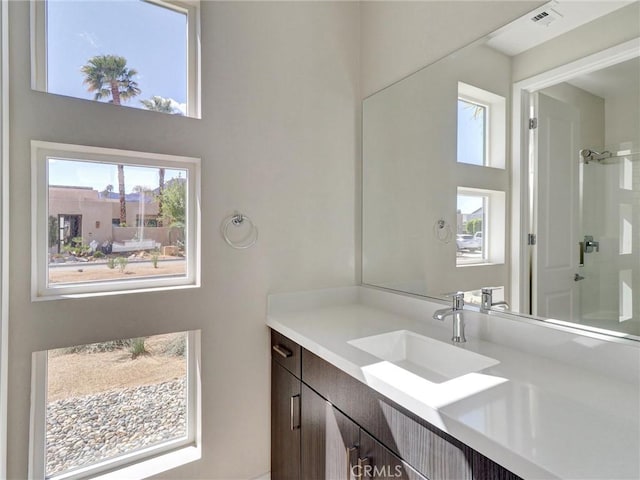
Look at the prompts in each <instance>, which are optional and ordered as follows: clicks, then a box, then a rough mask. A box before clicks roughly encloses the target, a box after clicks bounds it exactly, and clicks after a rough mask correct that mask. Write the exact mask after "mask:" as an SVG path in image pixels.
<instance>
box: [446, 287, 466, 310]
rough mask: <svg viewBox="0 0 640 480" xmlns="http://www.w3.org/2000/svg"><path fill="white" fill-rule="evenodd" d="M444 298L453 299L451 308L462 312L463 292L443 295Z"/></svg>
mask: <svg viewBox="0 0 640 480" xmlns="http://www.w3.org/2000/svg"><path fill="white" fill-rule="evenodd" d="M444 296H445V297H448V298H451V299H453V306H452V308H453V309H454V310H462V308H463V307H464V292H460V291H458V292H450V293H445V294H444Z"/></svg>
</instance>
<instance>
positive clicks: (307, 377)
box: [271, 332, 521, 480]
mask: <svg viewBox="0 0 640 480" xmlns="http://www.w3.org/2000/svg"><path fill="white" fill-rule="evenodd" d="M278 345H279V346H280V347H284V350H283V348H280V347H278V348H273V346H278ZM272 348H273V352H272V358H273V361H272V381H271V386H272V391H271V401H272V405H271V422H272V426H271V478H272V480H283V479H287V480H288V479H299V480H320V479H325V480H359V479H364V478H375V479H407V480H423V479H427V480H521V479H520V477H518V476H517V475H515V474H513V473H511V472H509V471H508V470H506V469H504V468H503V467H501V466H500V465H498V464H496V463H495V462H493V461H491V460H490V459H488V458H487V457H485V456H483V455H481V454H480V453H478V452H476V451H475V450H473V449H471V448H470V447H468V446H467V445H465V444H464V443H462V442H460V441H459V440H457V439H455V438H454V437H452V436H450V435H448V434H446V433H444V432H442V431H441V430H439V429H437V428H436V427H434V426H433V425H431V424H430V423H428V422H426V421H425V420H423V419H421V418H419V417H417V416H416V415H414V414H412V413H411V412H409V411H407V410H405V409H404V408H403V407H401V406H399V405H397V404H395V403H394V402H393V401H391V400H390V399H388V398H386V397H384V396H383V395H380V394H379V393H377V392H375V391H374V390H372V389H371V388H369V387H367V386H366V385H365V384H363V383H361V382H359V381H358V380H356V379H354V378H353V377H351V376H350V375H348V374H346V373H345V372H343V371H342V370H340V369H338V368H336V367H334V366H333V365H331V364H329V363H328V362H326V361H325V360H323V359H321V358H320V357H318V356H316V355H314V354H313V353H311V352H309V351H307V350H304V349H302V348H300V346H299V345H297V344H295V343H294V342H292V341H291V340H289V339H287V338H286V337H283V336H282V335H280V334H278V333H277V332H273V333H272ZM283 363H284V364H285V365H287V367H288V369H287V368H286V367H283ZM296 442H297V443H296Z"/></svg>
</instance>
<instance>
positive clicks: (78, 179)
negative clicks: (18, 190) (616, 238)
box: [49, 159, 187, 193]
mask: <svg viewBox="0 0 640 480" xmlns="http://www.w3.org/2000/svg"><path fill="white" fill-rule="evenodd" d="M179 176H181V177H182V178H187V172H186V170H175V169H166V170H165V176H164V180H165V183H166V182H168V181H169V180H170V179H172V178H178V177H179ZM124 181H125V190H126V192H127V193H131V192H132V191H133V189H134V188H135V187H136V186H141V187H148V188H149V189H151V190H153V189H156V188H158V169H157V168H154V167H134V166H126V165H125V167H124ZM49 185H64V186H72V187H92V188H93V189H94V190H98V191H99V192H101V191H103V190H104V189H105V188H106V186H107V185H113V191H114V192H117V191H118V167H117V166H116V165H115V164H109V163H93V162H80V161H77V160H63V159H49Z"/></svg>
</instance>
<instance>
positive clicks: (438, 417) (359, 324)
mask: <svg viewBox="0 0 640 480" xmlns="http://www.w3.org/2000/svg"><path fill="white" fill-rule="evenodd" d="M442 307H443V305H442V304H439V303H434V302H430V301H426V300H423V299H415V298H410V297H403V296H401V295H394V294H390V293H389V292H382V291H378V290H375V289H370V288H366V287H346V288H343V289H331V290H321V291H317V292H303V293H300V294H283V295H272V296H270V298H269V312H268V317H267V325H268V326H269V327H271V328H273V329H274V330H276V331H278V332H280V333H282V334H283V335H285V336H287V337H289V338H291V339H292V340H294V341H295V342H297V343H298V344H300V345H301V346H302V347H304V348H305V349H307V350H309V351H311V352H312V353H314V354H316V355H318V356H320V357H321V358H323V359H324V360H326V361H328V362H329V363H331V364H333V365H335V366H336V367H338V368H340V369H341V370H343V371H345V372H346V373H348V374H349V375H351V376H352V377H354V378H356V379H358V380H360V381H362V382H363V383H366V384H367V385H369V386H370V387H371V388H373V389H374V390H376V391H378V392H380V393H381V394H383V395H385V396H387V397H388V398H390V399H391V400H393V401H395V402H396V403H398V404H400V405H402V406H403V407H404V408H406V409H407V410H409V411H411V412H413V413H414V414H416V415H418V416H420V417H422V418H424V419H425V420H427V421H428V422H430V423H432V424H433V425H435V426H437V427H438V428H440V429H441V430H443V431H445V432H448V433H449V434H451V435H452V436H454V437H456V438H457V439H459V440H460V441H462V442H464V443H465V444H467V445H469V446H470V447H471V448H473V449H475V450H477V451H479V452H480V453H482V454H484V455H486V456H487V457H489V458H491V459H492V460H494V461H495V462H497V463H499V464H500V465H502V466H504V467H505V468H507V469H509V470H511V471H512V472H514V473H516V474H517V475H519V476H521V477H523V478H525V479H527V480H529V479H550V478H562V479H576V480H577V479H599V480H621V479H639V478H640V420H639V413H640V348H639V347H640V345H638V342H624V341H623V342H617V343H615V342H611V341H608V340H606V339H603V338H604V337H602V338H601V337H599V336H585V335H582V334H576V333H575V332H570V331H562V330H553V329H550V328H547V327H543V326H539V325H533V324H531V323H526V322H520V321H516V320H512V319H505V318H502V317H500V316H496V315H483V314H480V313H477V312H473V311H465V313H464V315H465V320H466V323H467V343H466V344H464V345H463V346H462V347H460V348H465V349H467V350H470V351H473V352H477V353H480V354H482V355H485V356H488V357H491V358H493V359H496V360H499V362H500V363H499V364H497V365H495V366H492V367H489V368H486V369H484V370H482V371H480V372H477V373H476V374H469V375H465V376H462V377H458V378H456V379H453V380H449V381H445V382H442V383H431V382H428V381H427V380H422V379H417V378H416V377H411V375H403V374H402V372H401V371H399V370H394V368H395V369H397V367H394V365H392V364H390V363H388V362H382V361H381V360H380V359H379V358H376V357H374V356H372V355H370V354H368V353H366V352H364V351H362V350H360V349H358V348H356V347H353V346H351V345H349V344H348V343H347V342H348V341H349V340H354V339H357V338H361V337H366V336H370V335H376V334H380V333H385V332H392V331H396V330H409V331H413V332H416V333H418V334H421V335H425V336H428V337H431V338H433V339H436V340H440V341H443V342H447V343H448V342H449V341H450V338H451V319H450V318H449V319H447V320H446V321H445V323H444V324H443V323H440V322H437V321H435V320H432V319H431V315H432V314H433V311H435V310H436V309H438V308H442ZM398 312H400V313H398Z"/></svg>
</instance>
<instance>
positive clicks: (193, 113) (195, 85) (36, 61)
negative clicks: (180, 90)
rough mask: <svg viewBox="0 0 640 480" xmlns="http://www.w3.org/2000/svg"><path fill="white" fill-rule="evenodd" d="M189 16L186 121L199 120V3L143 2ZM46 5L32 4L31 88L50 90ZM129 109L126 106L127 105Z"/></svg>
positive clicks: (38, 0)
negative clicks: (188, 119) (191, 118)
mask: <svg viewBox="0 0 640 480" xmlns="http://www.w3.org/2000/svg"><path fill="white" fill-rule="evenodd" d="M140 1H144V2H147V3H151V4H154V5H157V6H159V7H163V8H168V9H170V10H174V11H176V12H180V13H183V14H185V15H186V16H187V112H186V116H187V117H193V118H201V117H200V97H201V81H200V58H201V54H200V1H199V0H140ZM47 87H48V86H47V5H46V0H31V88H32V89H33V90H39V91H42V92H48V88H47ZM125 106H126V105H125Z"/></svg>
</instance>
